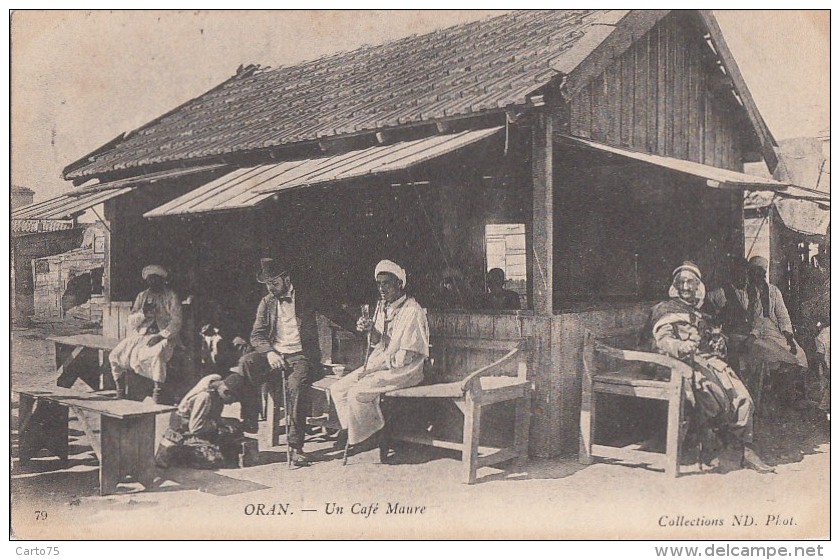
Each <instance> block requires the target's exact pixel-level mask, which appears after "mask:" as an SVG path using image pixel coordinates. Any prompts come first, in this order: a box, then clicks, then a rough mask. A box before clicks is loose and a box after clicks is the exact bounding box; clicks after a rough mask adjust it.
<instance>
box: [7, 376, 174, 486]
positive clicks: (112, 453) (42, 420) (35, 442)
mask: <svg viewBox="0 0 840 560" xmlns="http://www.w3.org/2000/svg"><path fill="white" fill-rule="evenodd" d="M12 390H13V391H14V392H15V393H18V394H19V395H20V412H19V416H18V420H19V423H18V440H19V446H18V448H19V458H20V462H21V463H26V462H28V461H29V460H30V459H31V458H32V457H33V456H34V455H35V453H37V452H38V451H39V450H41V449H48V450H50V451H51V452H52V453H54V454H55V455H56V456H57V457H58V458H59V459H61V460H62V461H64V462H66V461H67V458H68V451H69V444H68V435H69V434H68V423H69V411H70V410H72V411H73V413H74V414H75V415H76V416H77V418H78V419H79V420H80V421H81V423H82V426H83V427H84V431H85V434H86V435H87V438H88V440H89V442H90V445H91V447H92V448H93V451H94V453H95V454H96V457H97V458H98V459H99V494H100V495H102V496H104V495H106V494H112V493H114V491H116V488H117V484H119V483H120V482H123V481H124V480H125V479H126V477H129V476H130V477H131V479H132V481H134V482H139V483H140V484H142V485H143V486H144V487H145V488H149V487H150V486H151V485H152V482H153V481H154V475H155V460H154V455H155V416H156V415H158V414H165V413H168V412H171V411H173V410H175V407H174V406H164V405H158V404H153V403H146V402H136V401H129V400H125V399H116V398H114V392H113V391H98V392H88V393H84V392H81V391H74V390H72V389H65V388H62V387H55V386H51V385H24V386H15V387H13V388H12ZM90 414H96V415H99V417H100V419H101V423H100V433H99V434H96V433H95V431H94V429H93V425H92V424H91V421H90V420H91V419H90V416H89V415H90Z"/></svg>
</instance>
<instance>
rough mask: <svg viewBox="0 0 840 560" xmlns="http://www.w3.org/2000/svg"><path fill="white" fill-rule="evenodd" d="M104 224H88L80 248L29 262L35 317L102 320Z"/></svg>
mask: <svg viewBox="0 0 840 560" xmlns="http://www.w3.org/2000/svg"><path fill="white" fill-rule="evenodd" d="M105 232H106V230H105V227H104V226H103V225H102V224H101V223H95V224H90V225H87V226H86V227H85V228H84V235H83V239H82V244H81V247H78V248H74V249H71V250H69V251H67V252H64V253H60V254H57V255H50V256H46V257H41V258H37V259H34V260H33V261H32V275H33V277H34V278H35V289H34V302H35V308H34V315H35V318H36V319H53V318H62V317H65V316H68V315H69V316H73V317H76V318H78V319H84V320H88V321H100V320H101V319H102V302H103V295H102V276H103V272H104V267H105V235H106V233H105Z"/></svg>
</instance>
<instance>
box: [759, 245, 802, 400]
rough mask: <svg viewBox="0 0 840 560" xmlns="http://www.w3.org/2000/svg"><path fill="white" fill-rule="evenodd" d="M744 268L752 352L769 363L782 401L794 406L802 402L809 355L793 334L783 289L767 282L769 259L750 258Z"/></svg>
mask: <svg viewBox="0 0 840 560" xmlns="http://www.w3.org/2000/svg"><path fill="white" fill-rule="evenodd" d="M749 264H750V266H749V269H748V271H747V277H748V282H747V296H748V303H747V316H748V317H749V318H750V320H751V321H752V330H751V333H750V334H752V335H753V337H755V338H754V340H753V341H752V344H753V346H754V348H753V351H754V354H755V355H756V356H757V357H758V358H757V359H760V360H763V361H766V362H770V363H771V364H772V368H771V369H772V371H773V373H774V376H775V381H774V384H778V385H777V386H778V387H779V396H780V397H781V399H782V401H783V402H785V403H786V404H788V405H790V406H793V407H797V408H799V407H801V406H803V405H804V401H803V399H804V382H805V375H804V374H805V371H806V370H807V369H808V358H807V357H806V356H805V351H804V350H803V349H802V347H801V346H800V345H799V343H797V342H796V340H795V339H794V337H793V324H792V323H791V320H790V314H789V313H788V310H787V306H785V301H784V299H783V298H782V292H781V291H779V288H777V287H776V286H775V285H773V284H770V283H769V282H767V279H766V277H767V269H768V262H767V259H765V258H764V257H753V258H751V259H750V261H749Z"/></svg>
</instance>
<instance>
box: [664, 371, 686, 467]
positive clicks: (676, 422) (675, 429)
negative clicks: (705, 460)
mask: <svg viewBox="0 0 840 560" xmlns="http://www.w3.org/2000/svg"><path fill="white" fill-rule="evenodd" d="M671 375H678V373H677V372H674V371H672V372H671ZM678 389H679V390H675V391H674V393H673V394H672V395H671V397H670V398H669V399H668V429H667V433H666V435H665V474H667V475H669V476H674V477H676V476H677V475H679V473H680V440H681V438H680V431H681V429H682V391H683V389H682V384H680V386H679V387H678Z"/></svg>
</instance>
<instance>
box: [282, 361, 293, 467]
mask: <svg viewBox="0 0 840 560" xmlns="http://www.w3.org/2000/svg"><path fill="white" fill-rule="evenodd" d="M286 372H287V368H286V367H285V366H283V368H281V369H280V388H281V389H282V391H283V416H285V421H286V464H287V465H288V466H289V469H291V468H292V445H291V443H290V442H289V429H290V427H291V426H290V423H289V418H290V415H289V396H288V393H287V392H286Z"/></svg>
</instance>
